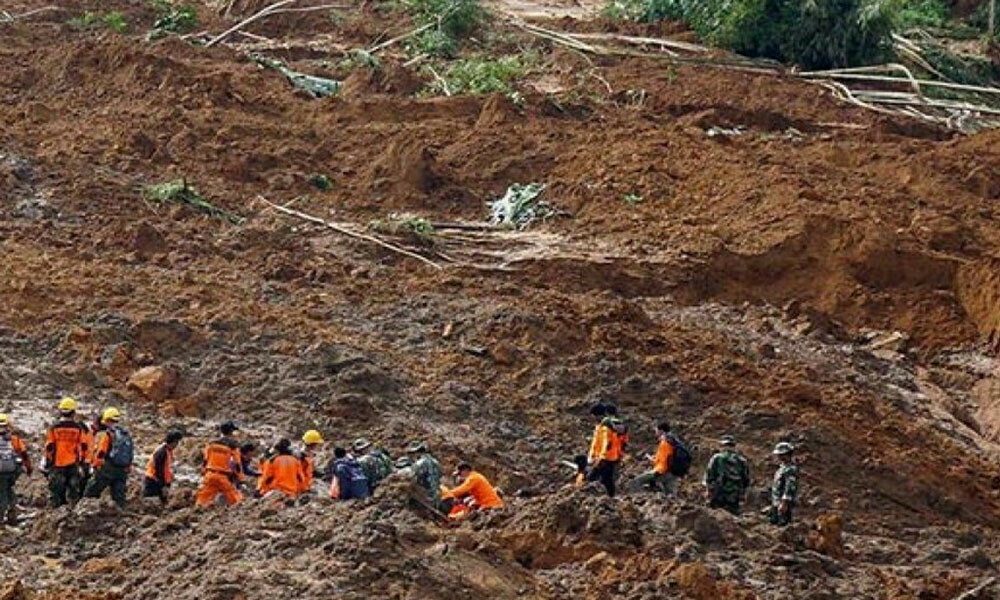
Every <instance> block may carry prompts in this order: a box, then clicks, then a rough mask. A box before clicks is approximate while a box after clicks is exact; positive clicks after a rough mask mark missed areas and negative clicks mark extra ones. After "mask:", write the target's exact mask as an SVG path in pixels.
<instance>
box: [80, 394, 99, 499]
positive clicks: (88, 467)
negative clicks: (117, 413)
mask: <svg viewBox="0 0 1000 600" xmlns="http://www.w3.org/2000/svg"><path fill="white" fill-rule="evenodd" d="M77 420H78V421H79V422H80V426H81V427H83V443H84V445H85V446H86V447H87V452H86V454H85V455H84V457H83V464H82V465H80V497H81V498H83V493H84V492H85V491H86V490H87V486H88V485H89V484H90V478H91V477H93V475H94V469H93V465H94V449H95V447H96V446H95V442H96V439H95V438H96V436H97V432H98V431H101V430H102V429H104V427H102V426H101V413H100V411H95V414H94V416H93V418H92V419H90V421H89V422H88V421H87V419H86V418H85V417H84V416H83V415H81V414H79V413H77Z"/></svg>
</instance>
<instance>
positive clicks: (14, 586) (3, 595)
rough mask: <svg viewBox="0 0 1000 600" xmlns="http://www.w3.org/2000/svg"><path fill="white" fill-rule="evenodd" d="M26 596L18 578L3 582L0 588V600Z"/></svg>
mask: <svg viewBox="0 0 1000 600" xmlns="http://www.w3.org/2000/svg"><path fill="white" fill-rule="evenodd" d="M27 597H28V596H27V594H26V593H25V591H24V584H22V583H21V580H20V579H15V580H14V581H11V582H10V583H5V584H4V586H3V587H2V588H0V600H26V599H27Z"/></svg>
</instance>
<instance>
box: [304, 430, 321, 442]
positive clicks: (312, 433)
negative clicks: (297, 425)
mask: <svg viewBox="0 0 1000 600" xmlns="http://www.w3.org/2000/svg"><path fill="white" fill-rule="evenodd" d="M302 443H303V444H322V443H323V436H322V435H320V433H319V432H318V431H316V430H315V429H310V430H309V431H307V432H305V434H304V435H303V436H302Z"/></svg>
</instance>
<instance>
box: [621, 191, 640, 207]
mask: <svg viewBox="0 0 1000 600" xmlns="http://www.w3.org/2000/svg"><path fill="white" fill-rule="evenodd" d="M622 202H624V203H625V204H628V205H629V206H639V205H640V204H642V195H641V194H634V193H631V192H630V193H628V194H625V195H624V196H622Z"/></svg>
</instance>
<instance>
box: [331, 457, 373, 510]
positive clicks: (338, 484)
mask: <svg viewBox="0 0 1000 600" xmlns="http://www.w3.org/2000/svg"><path fill="white" fill-rule="evenodd" d="M330 470H331V472H332V474H333V477H332V479H331V481H330V497H331V498H333V499H334V500H362V499H364V498H367V497H369V496H371V486H370V485H369V484H368V477H366V476H365V472H364V470H363V469H362V468H361V465H360V464H358V461H356V460H354V459H353V458H352V457H350V456H348V455H347V450H345V449H343V448H334V450H333V464H332V468H331V469H330Z"/></svg>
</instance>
